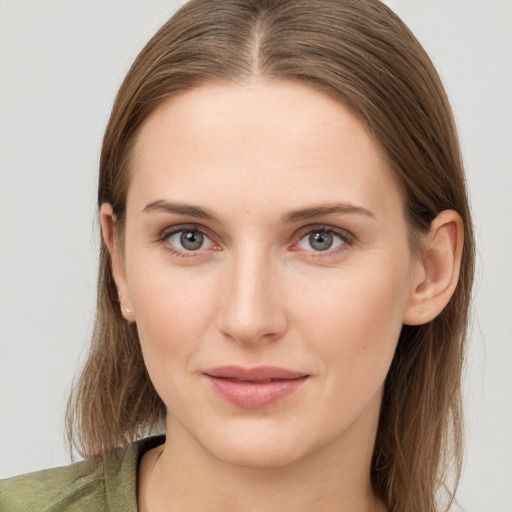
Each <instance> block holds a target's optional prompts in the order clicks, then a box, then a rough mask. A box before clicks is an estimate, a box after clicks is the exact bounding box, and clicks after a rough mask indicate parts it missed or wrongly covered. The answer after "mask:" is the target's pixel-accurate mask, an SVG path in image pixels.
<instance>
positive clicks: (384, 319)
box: [295, 263, 409, 388]
mask: <svg viewBox="0 0 512 512" xmlns="http://www.w3.org/2000/svg"><path fill="white" fill-rule="evenodd" d="M406 264H407V263H406ZM366 268H368V269H372V268H373V269H374V270H373V271H371V272H370V271H366V272H364V271H357V272H356V271H354V272H350V273H347V274H346V275H345V276H342V277H340V276H336V278H335V279H334V278H333V279H331V280H329V281H328V282H327V283H325V286H323V287H322V286H316V287H315V289H314V290H311V291H309V292H307V293H296V294H295V297H297V300H298V301H301V304H298V303H297V305H296V307H295V309H296V311H300V312H301V314H300V317H298V318H297V323H298V324H300V325H302V329H301V330H302V331H303V332H307V333H309V334H307V335H306V338H307V339H308V340H310V343H312V344H314V348H315V350H316V351H317V352H318V353H319V354H320V357H321V359H322V362H323V364H325V366H326V367H327V368H330V369H331V370H332V371H330V372H329V371H327V372H326V375H330V376H331V378H332V379H338V378H340V379H343V381H344V382H345V384H347V385H348V386H349V388H350V387H352V386H365V385H370V386H373V385H375V383H376V382H380V381H382V380H383V379H384V378H385V376H386V374H387V371H388V369H389V365H390V364H391V360H392V358H393V355H394V352H395V348H396V344H397V342H398V337H399V335H400V331H401V329H402V323H403V322H402V321H403V313H404V309H405V305H406V303H407V300H408V295H409V292H408V290H409V286H408V280H407V276H408V272H407V271H404V272H398V271H393V267H392V266H391V270H390V267H387V268H382V267H380V266H379V267H377V266H372V265H368V266H367V267H366ZM397 268H400V267H397ZM402 268H404V269H406V270H407V266H404V267H402ZM301 297H307V301H306V300H304V299H302V298H301ZM371 376H374V377H375V379H376V380H375V382H374V381H373V380H372V378H371ZM350 383H352V386H351V385H350Z"/></svg>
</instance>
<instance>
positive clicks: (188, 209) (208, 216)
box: [142, 199, 218, 222]
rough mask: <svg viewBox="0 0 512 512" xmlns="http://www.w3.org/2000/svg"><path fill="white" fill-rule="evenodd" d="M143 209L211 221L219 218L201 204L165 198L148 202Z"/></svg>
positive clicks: (144, 210)
mask: <svg viewBox="0 0 512 512" xmlns="http://www.w3.org/2000/svg"><path fill="white" fill-rule="evenodd" d="M142 211H143V212H145V213H147V212H154V211H163V212H166V213H177V214H181V215H188V216H190V217H195V218H197V219H203V220H208V221H210V222H218V219H217V217H216V216H215V215H214V214H213V212H211V211H210V210H207V209H206V208H201V207H200V206H194V205H191V204H186V203H171V202H169V201H165V200H164V199H159V200H158V201H153V202H151V203H149V204H147V205H146V206H145V207H144V209H143V210H142Z"/></svg>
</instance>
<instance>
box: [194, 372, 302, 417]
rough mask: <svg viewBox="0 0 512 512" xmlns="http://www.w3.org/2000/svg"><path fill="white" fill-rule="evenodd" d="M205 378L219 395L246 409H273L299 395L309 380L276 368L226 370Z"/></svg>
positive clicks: (207, 375)
mask: <svg viewBox="0 0 512 512" xmlns="http://www.w3.org/2000/svg"><path fill="white" fill-rule="evenodd" d="M204 375H205V376H206V378H207V379H208V381H209V382H210V384H211V386H212V388H213V390H214V391H215V392H216V393H217V394H218V395H220V396H221V397H222V398H223V399H225V400H227V401H228V402H231V403H232V404H234V405H236V406H238V407H243V408H245V409H260V408H263V407H267V406H269V405H272V404H274V403H276V402H278V401H279V400H281V399H283V398H284V397H286V396H288V395H290V394H291V393H294V392H295V391H297V390H298V389H299V388H300V387H301V386H302V384H303V383H304V382H305V381H306V380H307V378H308V377H309V375H307V374H305V373H300V372H294V371H291V370H286V369H284V368H277V367H274V366H258V367H256V368H242V367H240V366H222V367H219V368H212V369H209V370H206V371H205V372H204Z"/></svg>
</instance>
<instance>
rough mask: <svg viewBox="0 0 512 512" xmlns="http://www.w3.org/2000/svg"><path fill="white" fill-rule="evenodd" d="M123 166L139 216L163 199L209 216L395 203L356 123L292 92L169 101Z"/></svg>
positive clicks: (249, 91) (274, 88)
mask: <svg viewBox="0 0 512 512" xmlns="http://www.w3.org/2000/svg"><path fill="white" fill-rule="evenodd" d="M132 164H133V165H132V173H133V175H132V179H131V186H130V190H129V194H128V198H129V201H130V200H131V201H132V202H133V201H135V200H136V201H137V202H138V203H140V205H139V206H142V204H143V203H144V202H146V203H148V202H150V201H154V200H155V199H165V198H167V196H169V198H170V199H173V200H176V199H179V200H181V201H190V202H192V203H194V204H195V203H197V201H201V202H204V203H208V204H205V206H208V207H216V208H221V207H222V206H223V205H226V204H227V205H231V206H232V207H234V206H237V205H238V204H241V205H244V204H245V205H250V204H252V203H257V202H258V201H259V202H260V203H261V202H265V203H266V205H267V211H270V210H271V208H270V207H271V206H272V207H276V208H281V209H283V208H287V207H290V208H291V207H296V206H297V205H296V204H292V203H296V202H301V203H307V202H312V203H315V202H318V201H322V202H329V201H331V202H335V201H340V200H343V201H350V202H355V203H357V202H362V201H363V202H365V203H366V205H365V206H367V207H372V208H377V209H378V208H379V207H380V206H382V204H383V203H386V202H389V201H388V199H387V198H390V199H391V200H392V201H395V202H396V201H399V202H400V194H399V191H398V188H397V186H396V184H395V183H394V177H393V175H392V173H391V171H390V169H389V166H388V165H387V162H386V159H385V158H384V156H383V154H382V151H381V150H380V148H379V145H378V144H377V143H376V141H375V140H374V139H373V137H372V136H371V135H370V134H369V132H368V130H367V129H366V128H365V126H364V125H363V123H362V122H361V121H360V120H359V119H358V118H357V117H356V116H355V115H354V114H353V113H352V112H351V111H350V110H349V109H348V108H347V107H346V106H344V105H343V104H342V103H341V102H339V101H337V100H335V99H334V98H331V97H329V96H327V95H325V94H323V93H321V92H319V91H317V90H315V89H312V88H310V87H308V86H305V85H302V84H297V83H288V82H256V83H254V84H250V85H244V86H242V85H235V84H220V85H205V86H201V87H198V88H196V89H192V90H189V91H186V92H184V93H182V94H180V95H178V96H176V97H173V98H171V99H169V100H168V101H166V102H165V103H164V104H163V105H161V106H160V107H159V108H158V109H157V110H156V111H155V112H154V113H153V114H152V115H151V116H150V117H149V118H148V119H147V120H146V122H145V123H144V124H143V126H142V128H141V130H140V132H139V135H138V138H137V141H136V144H135V148H134V153H133V160H132ZM383 192H386V193H385V194H384V193H383ZM157 196H162V197H157ZM385 198H386V200H384V199H385ZM237 200H240V201H238V202H237Z"/></svg>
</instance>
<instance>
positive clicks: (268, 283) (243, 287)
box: [219, 250, 287, 344]
mask: <svg viewBox="0 0 512 512" xmlns="http://www.w3.org/2000/svg"><path fill="white" fill-rule="evenodd" d="M271 260H272V259H271V257H270V256H269V255H268V254H267V255H266V254H261V253H258V251H257V250H252V251H250V250H249V251H247V252H246V253H245V254H239V255H238V256H234V257H233V259H232V261H231V262H230V266H229V271H228V276H227V279H226V281H225V285H224V289H223V293H222V297H223V300H222V304H221V307H220V311H219V319H220V325H219V328H220V330H221V332H222V333H223V334H224V335H225V336H228V337H230V338H232V339H233V340H235V341H237V342H238V343H241V344H261V343H262V342H264V341H267V342H268V341H274V340H276V339H278V338H280V337H281V336H282V335H283V333H284V332H285V330H286V327H287V320H286V314H285V310H284V302H283V300H282V297H280V296H279V289H278V287H279V286H278V284H279V282H280V281H281V280H280V278H279V277H280V276H279V272H278V270H277V268H276V265H274V264H273V262H272V261H271Z"/></svg>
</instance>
